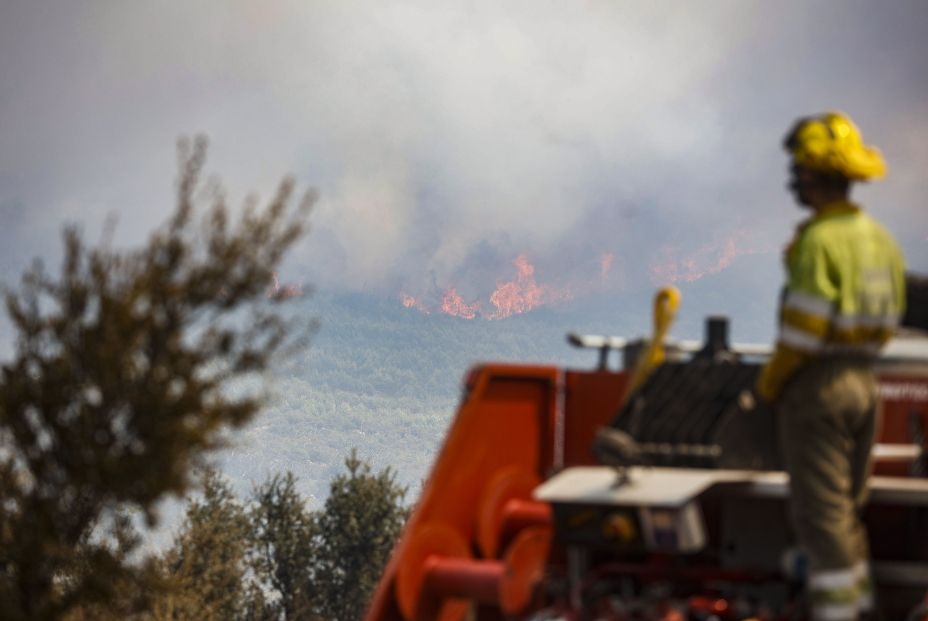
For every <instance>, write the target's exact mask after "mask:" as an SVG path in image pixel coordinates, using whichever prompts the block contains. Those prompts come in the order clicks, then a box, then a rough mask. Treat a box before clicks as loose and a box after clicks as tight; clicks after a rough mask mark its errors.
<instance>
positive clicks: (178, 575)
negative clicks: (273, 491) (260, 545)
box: [155, 469, 250, 621]
mask: <svg viewBox="0 0 928 621" xmlns="http://www.w3.org/2000/svg"><path fill="white" fill-rule="evenodd" d="M249 535H250V524H249V521H248V516H247V514H246V512H245V510H244V509H243V508H242V506H241V504H240V503H239V502H238V499H237V498H236V497H235V494H234V493H233V492H232V490H231V488H230V487H229V485H228V484H227V483H226V482H225V481H223V480H222V479H221V478H220V477H219V475H218V474H217V473H216V472H215V471H214V470H212V469H208V470H206V471H205V473H204V477H203V498H202V499H200V500H197V499H194V500H191V501H189V502H188V504H187V512H186V517H185V520H184V522H183V525H182V528H181V532H180V533H179V535H178V537H177V539H176V541H175V543H174V546H173V548H172V549H171V550H170V551H169V552H168V553H167V555H166V557H165V560H164V567H165V573H166V579H167V581H168V585H169V587H170V590H169V591H168V593H167V594H166V596H165V597H163V598H162V599H161V600H160V601H159V602H158V603H157V605H156V606H155V618H156V619H159V620H167V619H178V620H184V619H203V620H204V621H208V620H217V621H219V620H223V621H224V620H234V619H241V618H243V617H244V616H245V615H244V612H243V611H244V610H245V607H246V599H245V595H246V590H247V575H246V572H247V563H246V555H247V552H248V548H249Z"/></svg>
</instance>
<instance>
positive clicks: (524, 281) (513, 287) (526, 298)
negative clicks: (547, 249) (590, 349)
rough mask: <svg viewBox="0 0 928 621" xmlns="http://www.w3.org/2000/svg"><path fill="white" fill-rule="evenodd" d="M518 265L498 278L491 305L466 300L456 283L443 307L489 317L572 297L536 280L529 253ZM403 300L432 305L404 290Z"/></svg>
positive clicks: (450, 311)
mask: <svg viewBox="0 0 928 621" xmlns="http://www.w3.org/2000/svg"><path fill="white" fill-rule="evenodd" d="M513 265H514V266H515V268H516V277H515V279H514V280H510V281H506V282H498V283H497V285H496V289H495V290H494V291H493V292H492V293H491V294H490V296H489V303H490V305H492V310H490V308H489V306H487V307H485V306H484V304H483V303H482V302H481V301H480V300H475V301H473V302H470V303H468V302H465V301H464V298H463V297H462V296H461V294H460V293H458V290H457V288H456V287H449V288H448V289H447V290H446V291H445V292H444V293H443V294H442V296H441V302H440V304H439V311H440V312H442V313H444V314H446V315H451V316H453V317H461V318H462V319H476V318H477V317H481V318H483V319H487V320H494V319H505V318H506V317H511V316H512V315H518V314H521V313H527V312H529V311H531V310H533V309H535V308H538V307H539V306H541V305H543V304H551V303H556V302H561V301H564V300H568V299H570V298H571V297H572V296H571V294H570V291H569V290H566V289H558V288H556V287H553V286H551V285H540V284H538V282H537V281H536V280H535V267H534V266H533V265H532V264H531V263H529V260H528V258H527V257H526V256H525V255H519V256H518V257H516V259H515V261H513ZM400 302H401V303H402V304H403V306H405V307H406V308H415V309H417V310H419V311H421V312H423V313H426V314H428V313H430V311H431V309H430V308H429V306H428V305H426V304H425V303H423V302H422V301H421V300H419V299H417V298H414V297H413V296H411V295H408V294H406V293H402V294H400Z"/></svg>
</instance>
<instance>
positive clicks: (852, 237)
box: [757, 113, 905, 621]
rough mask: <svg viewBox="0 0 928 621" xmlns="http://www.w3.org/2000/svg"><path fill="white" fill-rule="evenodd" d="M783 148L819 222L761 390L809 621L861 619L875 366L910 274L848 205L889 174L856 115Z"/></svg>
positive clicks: (790, 256) (807, 232) (799, 132)
mask: <svg viewBox="0 0 928 621" xmlns="http://www.w3.org/2000/svg"><path fill="white" fill-rule="evenodd" d="M784 147H785V148H786V150H787V152H788V153H789V155H790V158H791V167H790V173H791V177H790V182H789V189H790V190H791V192H792V193H793V195H794V197H795V199H796V202H797V203H799V205H800V206H802V207H805V208H808V209H809V210H810V211H811V215H810V217H809V218H807V219H806V220H805V221H803V222H802V223H801V224H800V225H799V227H798V228H797V230H796V234H795V236H794V237H793V239H792V241H791V242H790V244H789V246H788V247H787V250H786V253H785V257H784V259H785V263H786V270H787V282H786V286H785V287H784V290H783V295H782V298H781V302H780V322H779V335H778V338H777V343H776V349H775V351H774V354H773V356H772V357H771V359H770V361H769V362H768V363H767V364H766V366H765V367H764V368H763V370H762V371H761V374H760V376H759V379H758V385H757V392H758V394H759V396H760V397H761V398H762V399H764V400H765V401H768V402H772V403H775V405H776V411H777V427H778V433H779V436H780V446H781V450H782V454H783V458H784V462H785V465H786V470H787V472H788V473H789V475H790V518H791V522H792V525H793V529H794V531H795V535H796V538H797V541H798V544H799V546H800V548H801V549H802V550H803V552H804V553H805V554H806V555H807V557H808V561H809V574H808V583H807V586H808V593H809V598H810V605H811V612H812V618H813V619H816V620H820V619H827V620H842V621H843V620H845V619H847V620H853V619H857V618H859V614H864V613H867V612H869V610H870V609H872V607H873V591H872V584H871V582H870V576H869V568H868V563H867V559H868V544H867V538H866V532H865V530H864V526H863V524H862V522H861V510H862V507H863V504H864V502H865V500H866V494H867V490H866V488H867V478H868V476H869V471H870V453H871V451H872V448H873V443H874V439H875V435H876V431H877V429H878V426H879V397H878V392H877V382H876V379H875V377H874V373H873V363H874V360H875V358H876V356H877V354H878V353H879V351H880V348H881V347H882V346H883V344H884V343H885V342H886V341H887V340H888V339H889V338H890V337H891V336H892V334H893V332H894V331H895V328H896V326H897V324H898V322H899V319H900V317H901V316H902V313H903V311H904V304H905V291H904V288H905V281H904V265H903V259H902V255H901V253H900V251H899V248H898V246H897V245H896V243H895V241H894V240H893V238H892V236H891V235H890V234H889V233H888V232H887V231H886V230H885V229H884V228H883V227H882V226H880V224H878V223H877V222H876V221H875V220H874V219H873V218H871V217H870V216H868V215H867V214H866V213H865V212H864V211H863V210H862V209H861V208H860V207H859V206H858V205H856V204H855V203H853V202H851V201H850V200H849V196H850V188H851V185H852V184H853V183H855V182H858V181H868V180H871V179H877V178H879V177H882V176H883V175H884V174H885V172H886V166H885V164H884V162H883V158H882V156H881V154H880V152H879V151H878V150H877V149H875V148H872V147H868V146H865V145H864V143H863V140H862V138H861V135H860V132H859V130H858V129H857V127H856V126H855V125H854V123H853V122H852V121H851V120H850V119H849V118H848V117H847V116H845V115H843V114H840V113H827V114H823V115H821V116H817V117H811V118H804V119H801V120H799V121H798V122H797V123H796V124H795V125H794V127H793V128H792V129H791V130H790V132H789V133H788V134H787V136H786V139H785V141H784Z"/></svg>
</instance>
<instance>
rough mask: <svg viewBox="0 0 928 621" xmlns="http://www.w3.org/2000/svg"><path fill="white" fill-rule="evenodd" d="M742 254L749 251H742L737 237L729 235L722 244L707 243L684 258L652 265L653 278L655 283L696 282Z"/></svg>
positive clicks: (718, 270)
mask: <svg viewBox="0 0 928 621" xmlns="http://www.w3.org/2000/svg"><path fill="white" fill-rule="evenodd" d="M740 254H749V252H744V251H741V250H740V249H739V248H738V244H737V242H736V239H735V237H734V236H733V237H729V238H728V239H726V240H725V241H723V242H722V243H721V244H707V245H705V246H703V247H701V248H699V249H698V250H697V251H696V252H695V253H693V255H692V256H689V257H686V258H684V259H679V260H671V261H669V262H666V263H662V264H658V265H652V266H651V280H652V281H653V282H654V283H670V284H673V283H678V282H695V281H697V280H699V279H700V278H703V277H705V276H709V275H710V274H718V273H719V272H721V271H722V270H724V269H725V268H726V267H728V266H729V265H731V263H732V261H734V260H735V257H737V256H738V255H740Z"/></svg>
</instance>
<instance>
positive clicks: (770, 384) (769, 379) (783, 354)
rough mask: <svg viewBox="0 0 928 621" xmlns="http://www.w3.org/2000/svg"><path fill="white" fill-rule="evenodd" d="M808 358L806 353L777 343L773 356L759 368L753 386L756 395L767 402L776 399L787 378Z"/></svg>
mask: <svg viewBox="0 0 928 621" xmlns="http://www.w3.org/2000/svg"><path fill="white" fill-rule="evenodd" d="M808 359H809V356H808V354H804V353H802V352H801V351H797V350H795V349H793V348H791V347H788V346H786V345H783V344H781V343H778V344H777V348H776V350H775V351H774V352H773V356H771V357H770V360H768V361H767V364H765V365H764V368H763V369H761V372H760V375H759V376H758V378H757V385H756V386H755V390H756V392H757V396H758V397H760V399H761V400H763V401H765V402H767V403H772V402H774V401H776V400H777V399H778V398H779V397H780V393H781V392H783V386H785V385H786V382H787V380H789V379H790V378H791V377H792V376H793V375H794V374H795V373H796V371H798V370H799V367H801V366H802V365H804V364H805V363H806V362H807V361H808Z"/></svg>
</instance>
